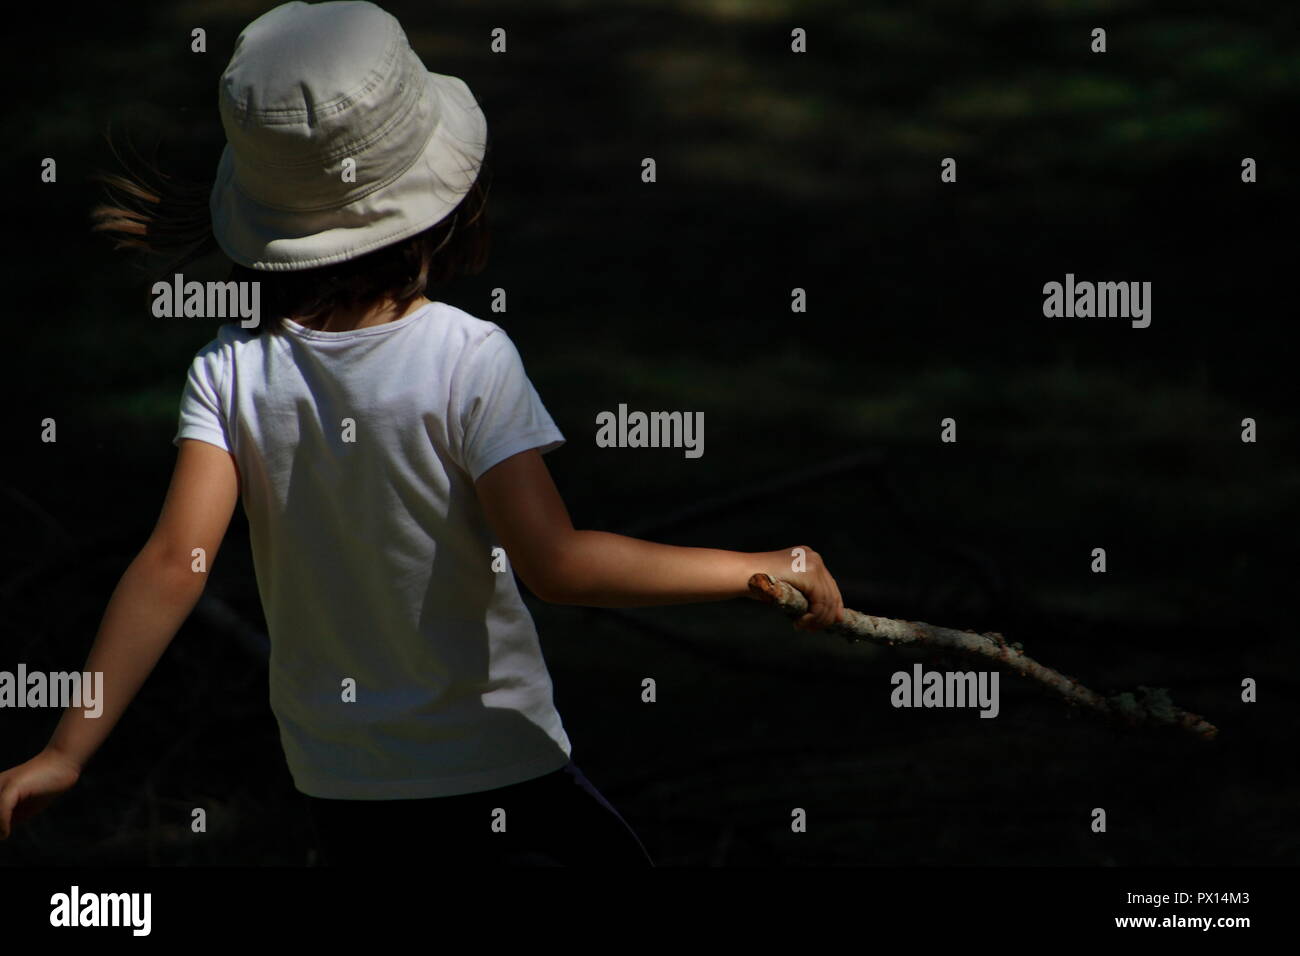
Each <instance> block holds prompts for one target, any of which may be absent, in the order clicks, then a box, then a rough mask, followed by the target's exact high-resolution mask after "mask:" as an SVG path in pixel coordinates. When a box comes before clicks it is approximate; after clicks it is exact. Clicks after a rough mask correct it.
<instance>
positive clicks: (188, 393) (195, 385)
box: [172, 339, 231, 451]
mask: <svg viewBox="0 0 1300 956" xmlns="http://www.w3.org/2000/svg"><path fill="white" fill-rule="evenodd" d="M225 353H226V350H225V348H224V347H223V346H222V343H221V342H220V341H219V340H216V339H214V340H213V341H212V342H209V343H208V344H207V345H206V346H204V347H203V348H202V349H200V350H199V352H198V354H197V355H195V356H194V361H193V362H192V363H191V364H190V372H189V377H188V378H187V379H186V380H185V390H184V392H182V393H181V413H180V425H179V427H178V429H177V431H176V437H175V438H173V439H172V444H173V445H177V446H179V445H180V443H181V440H182V439H185V438H197V439H199V440H200V441H205V442H207V443H208V444H210V445H216V446H217V447H218V448H223V449H225V450H226V451H230V450H231V448H230V430H229V427H228V423H227V422H226V412H225V408H226V403H225V401H224V397H223V395H224V388H225V380H226V375H225Z"/></svg>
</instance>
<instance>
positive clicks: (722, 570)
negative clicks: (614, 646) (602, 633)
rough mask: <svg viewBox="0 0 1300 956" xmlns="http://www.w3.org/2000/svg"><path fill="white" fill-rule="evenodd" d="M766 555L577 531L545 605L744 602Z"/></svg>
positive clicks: (557, 564) (559, 560)
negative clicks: (752, 578)
mask: <svg viewBox="0 0 1300 956" xmlns="http://www.w3.org/2000/svg"><path fill="white" fill-rule="evenodd" d="M769 565H770V560H769V558H768V556H767V555H765V554H750V553H747V552H743V551H722V550H718V549H715V548H685V547H677V546H675V545H668V544H656V543H655V542H653V541H642V540H641V539H639V538H629V537H627V536H625V535H621V534H613V533H611V532H607V531H573V532H572V533H571V534H570V535H568V536H567V540H566V541H565V543H564V544H563V545H562V546H561V547H560V548H559V549H558V556H557V557H556V559H555V561H554V568H553V569H552V574H551V575H550V576H549V577H548V579H547V581H548V588H547V592H548V593H546V594H545V595H542V596H543V597H544V598H545V599H546V600H549V601H550V602H551V603H554V604H576V605H582V606H585V607H643V606H648V605H655V604H688V603H695V602H702V601H725V600H728V599H730V598H737V597H743V596H745V595H746V594H747V591H748V587H747V584H748V581H749V577H750V575H751V574H754V573H755V572H758V571H766V570H768V569H769Z"/></svg>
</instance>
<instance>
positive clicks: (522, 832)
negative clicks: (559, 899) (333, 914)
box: [307, 762, 654, 867]
mask: <svg viewBox="0 0 1300 956" xmlns="http://www.w3.org/2000/svg"><path fill="white" fill-rule="evenodd" d="M307 802H308V806H309V807H310V809H311V816H312V821H313V823H314V825H315V828H316V834H317V837H318V839H319V842H320V848H321V853H322V856H323V858H324V859H323V861H322V862H323V863H325V864H326V865H330V866H367V867H369V866H392V865H397V866H401V865H403V864H413V863H414V864H422V865H428V866H434V867H437V866H444V865H445V866H461V867H466V866H593V867H594V866H599V867H628V866H632V867H646V866H654V862H653V861H652V860H651V859H650V855H649V854H648V853H646V850H645V847H643V846H642V845H641V841H640V839H638V838H637V835H636V833H634V832H633V830H632V828H631V827H630V826H628V824H627V822H626V821H625V820H624V819H623V818H622V817H621V816H620V815H619V813H618V811H617V810H615V809H614V807H613V806H612V805H611V804H610V803H609V801H608V800H606V799H605V798H604V797H603V796H601V794H600V792H599V791H598V790H597V789H596V788H595V787H594V786H593V785H592V783H591V781H589V780H588V779H587V778H586V777H585V776H584V775H583V773H582V771H581V770H579V769H578V768H577V766H576V765H575V764H573V763H572V762H570V763H569V764H567V765H566V766H564V767H561V768H560V769H559V770H556V771H554V772H552V773H548V774H546V775H545V776H543V777H538V778H536V779H534V780H525V781H524V782H523V783H516V784H512V785H510V786H508V787H498V788H497V789H495V790H483V791H480V792H478V793H466V794H458V795H456V796H451V797H432V798H429V799H421V800H326V799H322V798H320V797H307ZM498 810H501V811H504V817H502V814H501V813H499V812H497V811H498ZM494 819H496V820H498V823H497V826H496V827H494V826H493V821H494ZM502 820H503V822H504V831H503V832H498V831H500V830H501V821H502Z"/></svg>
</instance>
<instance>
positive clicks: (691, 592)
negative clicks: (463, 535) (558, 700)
mask: <svg viewBox="0 0 1300 956" xmlns="http://www.w3.org/2000/svg"><path fill="white" fill-rule="evenodd" d="M475 488H476V489H477V492H478V498H479V502H480V503H481V504H482V507H483V512H484V514H485V516H486V517H487V520H488V523H489V524H490V525H491V527H492V530H493V531H494V532H495V533H496V535H497V538H498V539H499V540H500V542H501V544H502V546H503V547H504V548H505V550H506V555H507V557H508V558H509V560H510V563H511V565H513V567H514V569H515V570H516V571H517V572H518V573H519V577H520V578H522V579H523V582H524V584H526V585H527V586H528V588H529V590H531V591H532V592H533V593H534V594H536V595H537V596H538V597H539V598H541V599H542V600H543V601H547V602H549V603H552V604H578V605H583V606H587V607H643V606H647V605H652V604H687V603H693V602H700V601H722V600H727V599H729V598H737V597H748V596H749V578H750V576H751V575H753V574H755V573H758V572H762V573H765V574H768V575H770V576H771V577H772V578H774V579H776V580H781V581H786V582H788V583H789V584H790V585H792V586H793V587H795V588H797V589H798V590H799V591H801V592H803V594H804V596H805V597H807V599H808V605H809V609H808V613H807V614H805V615H804V616H803V617H802V618H800V619H799V621H798V622H796V626H797V627H802V628H803V629H805V630H818V629H820V628H824V627H828V626H830V625H831V624H833V623H834V622H836V621H838V620H839V619H840V617H841V614H842V612H843V610H844V603H843V601H842V600H841V598H840V591H839V587H838V586H837V585H836V584H835V579H834V578H832V577H831V575H830V572H829V571H827V570H826V567H825V565H824V564H823V563H822V560H821V557H820V556H819V555H818V554H817V553H816V552H815V551H813V550H812V549H811V548H807V547H804V548H802V551H803V556H802V564H803V567H804V570H802V571H795V570H793V566H794V556H793V555H792V551H794V549H793V548H785V549H781V550H777V551H765V552H757V553H747V552H743V551H719V550H715V549H712V548H683V547H675V546H673V545H666V544H655V543H653V542H650V541H642V540H640V539H639V538H629V537H627V536H625V535H620V534H611V533H609V532H606V531H579V530H575V529H574V527H573V522H572V521H571V520H570V518H569V512H568V509H566V508H565V506H564V501H563V499H561V497H560V494H559V491H558V490H556V487H555V482H554V481H552V479H551V474H550V471H549V470H548V469H547V467H546V464H545V462H543V461H542V456H541V453H540V452H538V450H537V449H535V448H534V449H530V450H529V451H525V452H520V453H519V454H517V455H513V456H511V457H510V458H507V459H506V460H504V461H502V462H500V463H498V464H497V465H494V466H493V467H492V468H489V469H488V470H487V471H486V472H484V473H483V474H482V475H481V476H480V477H479V480H478V482H477V483H476V484H475Z"/></svg>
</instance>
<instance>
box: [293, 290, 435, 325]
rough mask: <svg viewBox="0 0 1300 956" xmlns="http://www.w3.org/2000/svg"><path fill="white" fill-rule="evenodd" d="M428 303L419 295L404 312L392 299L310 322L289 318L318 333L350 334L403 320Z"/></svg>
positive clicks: (341, 310) (332, 313) (336, 311)
mask: <svg viewBox="0 0 1300 956" xmlns="http://www.w3.org/2000/svg"><path fill="white" fill-rule="evenodd" d="M430 301H431V300H430V299H428V298H426V297H425V296H422V295H421V296H418V297H417V298H416V299H415V301H414V302H412V303H411V304H410V305H409V306H407V308H406V309H405V310H401V309H399V308H398V304H397V303H396V302H394V301H393V300H392V299H385V300H383V301H382V302H380V303H378V304H376V305H370V306H366V307H364V308H361V309H336V310H334V311H333V312H331V313H330V314H329V315H326V316H322V317H320V318H317V319H315V320H314V321H311V322H304V321H302V320H301V319H299V318H297V317H296V316H290V318H291V319H293V320H294V321H295V322H297V323H298V324H299V325H302V326H304V327H306V328H309V329H315V330H316V331H318V332H351V331H353V330H355V329H365V328H369V327H370V326H374V325H386V324H387V323H389V322H396V321H397V320H398V319H404V318H406V316H408V315H410V314H411V313H412V312H416V311H418V310H420V309H422V308H424V307H425V306H426V305H428V304H429V302H430Z"/></svg>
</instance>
